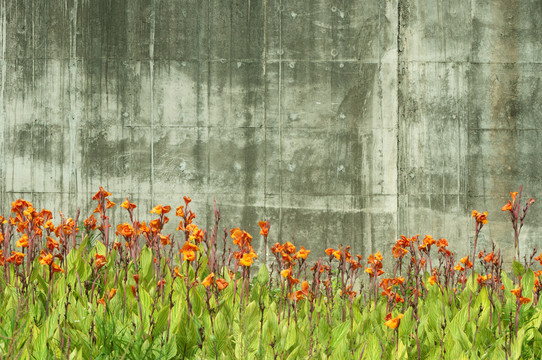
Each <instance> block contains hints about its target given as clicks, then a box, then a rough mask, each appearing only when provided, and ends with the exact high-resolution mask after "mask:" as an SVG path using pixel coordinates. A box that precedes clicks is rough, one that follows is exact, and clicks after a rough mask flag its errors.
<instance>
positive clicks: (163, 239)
mask: <svg viewBox="0 0 542 360" xmlns="http://www.w3.org/2000/svg"><path fill="white" fill-rule="evenodd" d="M158 236H159V237H160V243H161V244H162V245H164V246H166V245H169V244H171V241H170V240H169V238H170V237H171V234H169V235H168V236H165V235H162V234H158Z"/></svg>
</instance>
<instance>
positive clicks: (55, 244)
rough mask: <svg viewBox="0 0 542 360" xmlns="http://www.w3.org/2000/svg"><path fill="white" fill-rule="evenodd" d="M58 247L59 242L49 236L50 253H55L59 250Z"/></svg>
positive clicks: (48, 246)
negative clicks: (55, 250) (54, 251)
mask: <svg viewBox="0 0 542 360" xmlns="http://www.w3.org/2000/svg"><path fill="white" fill-rule="evenodd" d="M58 246H59V245H58V241H56V240H55V239H53V238H52V237H50V236H47V248H48V249H49V251H51V252H53V250H54V249H58Z"/></svg>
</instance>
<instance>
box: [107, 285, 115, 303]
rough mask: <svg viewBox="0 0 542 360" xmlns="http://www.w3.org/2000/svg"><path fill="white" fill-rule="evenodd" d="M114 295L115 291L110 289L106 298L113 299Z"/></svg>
mask: <svg viewBox="0 0 542 360" xmlns="http://www.w3.org/2000/svg"><path fill="white" fill-rule="evenodd" d="M116 293H117V289H115V288H112V289H111V290H110V291H109V294H108V295H107V297H108V298H109V300H111V299H113V297H114V296H115V294H116Z"/></svg>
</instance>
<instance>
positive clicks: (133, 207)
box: [120, 198, 137, 211]
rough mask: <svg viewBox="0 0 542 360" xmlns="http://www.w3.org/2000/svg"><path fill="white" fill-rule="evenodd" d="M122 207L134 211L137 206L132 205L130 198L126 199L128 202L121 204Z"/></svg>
mask: <svg viewBox="0 0 542 360" xmlns="http://www.w3.org/2000/svg"><path fill="white" fill-rule="evenodd" d="M120 207H122V208H125V209H126V210H128V211H131V210H134V209H135V208H136V207H137V206H136V204H134V203H131V202H130V200H129V199H128V198H126V200H125V201H124V202H123V203H122V204H120Z"/></svg>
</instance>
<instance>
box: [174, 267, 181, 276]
mask: <svg viewBox="0 0 542 360" xmlns="http://www.w3.org/2000/svg"><path fill="white" fill-rule="evenodd" d="M173 271H174V272H175V276H176V277H179V278H182V277H183V274H181V272H180V271H179V267H178V266H175V269H173Z"/></svg>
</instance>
